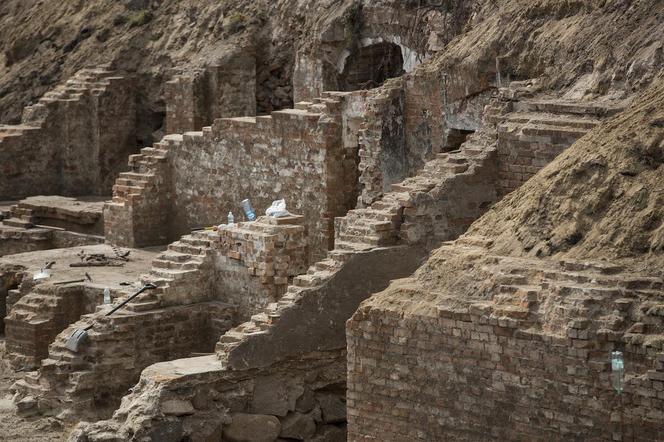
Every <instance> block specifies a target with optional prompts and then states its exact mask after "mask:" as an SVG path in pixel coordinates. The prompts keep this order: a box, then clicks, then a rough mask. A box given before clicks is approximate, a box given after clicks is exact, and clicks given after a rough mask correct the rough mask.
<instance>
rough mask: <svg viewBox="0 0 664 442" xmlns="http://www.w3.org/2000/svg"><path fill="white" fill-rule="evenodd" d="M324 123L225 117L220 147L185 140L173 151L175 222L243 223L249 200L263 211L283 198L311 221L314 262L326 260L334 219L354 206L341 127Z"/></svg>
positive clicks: (216, 142) (218, 125)
mask: <svg viewBox="0 0 664 442" xmlns="http://www.w3.org/2000/svg"><path fill="white" fill-rule="evenodd" d="M319 118H320V115H317V114H309V115H306V114H304V115H303V114H290V113H287V112H274V113H273V114H272V117H257V118H256V122H253V121H242V120H217V121H216V122H215V126H214V127H213V133H214V134H215V135H214V139H213V140H212V142H207V141H206V140H204V139H202V138H196V139H193V138H192V139H188V138H186V137H185V140H184V142H183V143H182V146H181V147H180V148H179V149H177V150H176V151H175V152H174V153H173V164H177V167H176V168H175V169H174V170H173V181H174V183H175V185H174V189H175V195H174V212H173V213H174V216H173V219H174V221H175V222H176V223H177V224H178V225H180V226H183V227H184V228H186V227H187V226H197V225H199V226H200V225H215V224H220V223H222V222H225V221H226V216H227V214H228V212H229V211H232V212H233V213H234V214H235V216H236V219H238V220H242V219H244V214H243V213H242V212H241V211H240V205H239V203H240V201H242V200H243V199H245V198H249V199H251V202H252V204H253V205H254V208H255V209H256V211H257V212H258V213H259V214H260V213H262V212H263V211H264V210H265V209H266V208H267V207H269V206H270V204H271V203H272V201H273V200H276V199H280V198H283V199H285V200H286V203H287V206H288V209H289V210H290V211H291V212H292V213H297V214H301V215H303V216H304V217H305V222H306V224H307V228H308V231H309V239H310V244H311V247H310V253H311V257H312V259H315V257H320V256H322V254H324V252H325V251H326V250H327V248H328V243H329V236H330V223H331V220H332V219H333V217H334V216H340V215H343V214H344V213H345V211H346V210H348V208H344V207H343V201H342V200H341V198H343V194H342V193H341V190H342V186H343V181H342V180H343V170H342V168H343V164H342V161H343V157H342V155H343V152H342V149H341V146H340V129H341V128H340V124H339V122H336V121H335V122H326V123H323V124H319ZM189 140H191V141H189Z"/></svg>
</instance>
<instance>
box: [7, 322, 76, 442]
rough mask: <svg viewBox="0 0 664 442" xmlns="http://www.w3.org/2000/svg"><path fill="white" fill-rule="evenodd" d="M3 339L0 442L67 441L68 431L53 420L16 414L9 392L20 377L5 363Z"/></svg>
mask: <svg viewBox="0 0 664 442" xmlns="http://www.w3.org/2000/svg"><path fill="white" fill-rule="evenodd" d="M4 355H5V338H4V336H2V335H0V441H12V442H16V441H21V442H23V441H25V442H37V441H39V442H42V441H44V442H45V441H49V442H58V441H65V440H67V433H68V429H66V428H63V426H62V425H61V424H60V422H59V421H57V420H56V419H54V418H39V419H36V418H33V419H24V418H21V417H19V416H18V415H17V414H16V407H15V406H14V404H13V403H12V400H11V399H12V395H11V393H10V392H9V388H10V387H11V385H12V384H13V383H14V382H15V381H16V380H17V379H18V378H19V377H20V376H19V374H18V373H15V372H14V371H13V370H11V368H9V366H8V365H7V364H6V363H5V360H4Z"/></svg>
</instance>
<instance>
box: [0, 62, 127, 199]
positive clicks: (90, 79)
mask: <svg viewBox="0 0 664 442" xmlns="http://www.w3.org/2000/svg"><path fill="white" fill-rule="evenodd" d="M70 82H73V84H70V83H67V84H66V85H64V86H61V87H59V88H58V89H56V90H55V91H52V92H51V93H50V94H46V95H45V96H44V97H43V98H42V99H41V100H40V101H39V102H38V103H37V104H36V105H34V106H31V107H29V108H26V111H25V112H24V117H23V123H22V125H21V126H0V146H2V147H1V148H0V164H2V173H1V174H0V198H5V199H16V198H21V197H25V196H30V195H39V194H61V195H74V196H75V195H109V194H110V193H111V187H112V183H113V181H114V180H115V177H116V175H117V174H118V173H119V171H120V170H123V169H125V168H126V158H127V156H128V155H129V154H131V153H133V152H134V151H135V150H136V146H135V139H134V135H135V134H134V129H135V123H136V114H135V112H136V106H135V98H134V93H133V90H132V83H131V81H130V80H128V79H125V78H121V77H113V76H111V73H110V72H107V71H103V70H92V71H90V70H84V71H81V72H79V73H78V74H77V76H75V77H74V78H73V79H72V80H70Z"/></svg>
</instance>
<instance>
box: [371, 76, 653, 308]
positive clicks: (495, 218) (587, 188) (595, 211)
mask: <svg viewBox="0 0 664 442" xmlns="http://www.w3.org/2000/svg"><path fill="white" fill-rule="evenodd" d="M663 109H664V78H660V79H659V80H657V81H656V82H655V83H654V84H653V86H651V87H650V88H649V89H648V90H647V91H646V92H645V93H644V94H643V95H642V96H640V97H638V98H637V99H636V100H635V102H634V104H633V105H632V106H631V107H630V108H628V109H627V110H626V111H625V112H623V113H622V114H619V115H617V116H616V117H614V118H612V119H610V120H609V121H607V122H606V123H604V124H602V125H600V126H598V127H597V128H596V129H594V130H593V131H591V132H590V133H589V134H588V135H586V136H585V137H583V138H581V139H580V140H579V141H578V142H576V143H575V144H574V145H573V146H572V147H570V148H569V149H568V150H567V151H565V152H564V153H563V154H561V155H560V156H559V157H558V158H557V159H556V160H555V161H553V162H552V163H551V164H549V165H548V166H547V167H545V168H544V169H542V171H540V173H539V174H537V175H536V176H535V177H533V178H532V179H531V180H530V181H528V182H527V183H526V184H524V185H523V186H522V187H521V188H519V189H518V190H516V191H514V192H513V193H511V194H509V195H508V196H506V197H505V198H504V199H503V200H502V201H501V202H499V203H498V204H496V206H495V207H493V208H492V209H491V210H489V212H487V213H486V214H485V215H484V216H483V217H481V218H480V219H479V220H477V221H476V222H475V223H474V224H473V225H472V226H471V227H470V229H469V231H468V233H467V236H472V237H484V238H487V239H488V240H490V241H491V243H489V247H488V250H489V253H490V254H491V255H498V256H514V257H522V256H525V257H535V258H540V259H555V260H558V259H565V258H566V259H572V260H579V261H583V260H588V261H593V262H601V261H610V262H613V263H618V264H620V265H622V266H624V267H625V268H627V269H631V270H632V271H635V272H643V273H647V274H651V275H661V269H662V265H663V264H664V224H663V221H664V211H663V207H664V206H663V204H662V203H663V201H662V198H663V197H664V113H663ZM487 259H488V260H489V261H490V259H491V258H490V257H487V256H485V254H479V255H478V252H477V251H472V250H471V251H466V250H464V249H463V248H458V250H456V252H455V253H450V248H442V249H440V250H439V251H436V252H433V253H432V255H431V258H430V259H429V260H428V261H427V262H426V264H424V265H423V266H422V267H421V268H420V269H419V270H418V271H417V272H416V273H415V274H414V275H413V277H411V278H408V279H405V280H401V281H398V282H395V283H394V284H392V286H391V287H389V288H388V289H387V290H385V291H384V292H382V293H380V294H377V295H374V296H373V297H372V298H371V299H370V300H368V301H367V302H366V305H370V306H373V307H376V308H385V309H397V310H400V311H408V312H410V313H413V314H418V313H419V314H421V313H425V312H435V309H436V307H435V306H436V305H438V304H441V303H445V304H446V305H450V304H454V303H455V302H459V303H463V302H465V300H467V299H472V298H482V297H484V296H485V295H487V294H490V293H491V291H492V290H493V289H494V287H492V286H491V277H490V274H489V273H488V272H487V271H486V268H485V264H483V263H486V262H487ZM487 296H488V295H487Z"/></svg>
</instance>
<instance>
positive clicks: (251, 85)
mask: <svg viewBox="0 0 664 442" xmlns="http://www.w3.org/2000/svg"><path fill="white" fill-rule="evenodd" d="M255 65H256V60H255V59H254V57H253V56H252V55H251V54H249V53H247V52H246V51H243V52H241V53H235V54H233V56H231V57H228V58H227V60H225V62H223V63H220V64H218V65H211V66H207V67H206V68H202V69H198V70H195V71H194V72H191V73H182V74H177V75H174V76H173V78H172V79H171V80H169V81H168V82H166V84H165V91H164V94H165V101H166V133H167V134H182V133H185V132H191V131H197V130H201V128H202V127H204V126H209V125H210V124H211V123H212V122H213V121H214V120H215V119H217V118H228V117H240V116H253V115H256V66H255Z"/></svg>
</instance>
